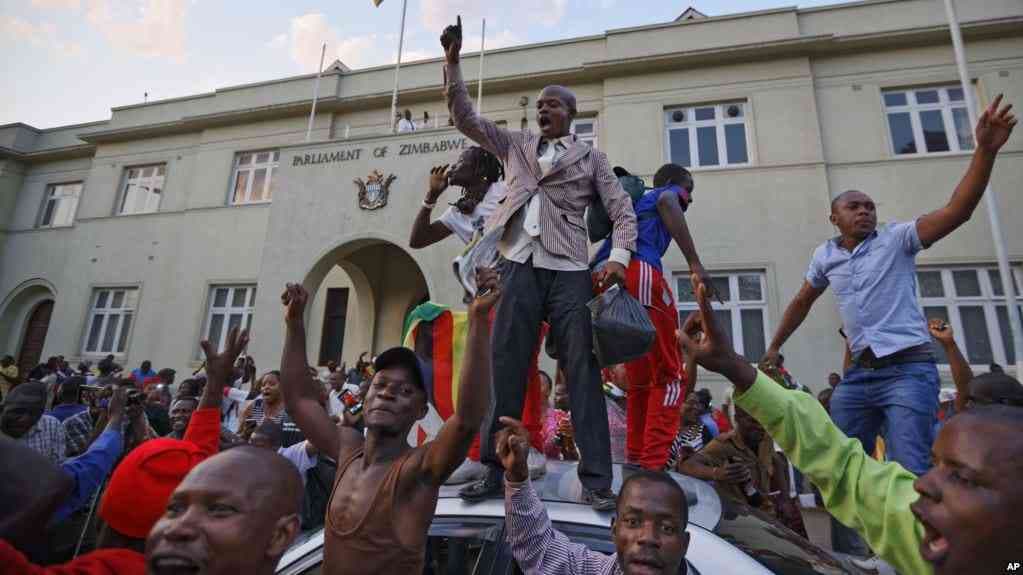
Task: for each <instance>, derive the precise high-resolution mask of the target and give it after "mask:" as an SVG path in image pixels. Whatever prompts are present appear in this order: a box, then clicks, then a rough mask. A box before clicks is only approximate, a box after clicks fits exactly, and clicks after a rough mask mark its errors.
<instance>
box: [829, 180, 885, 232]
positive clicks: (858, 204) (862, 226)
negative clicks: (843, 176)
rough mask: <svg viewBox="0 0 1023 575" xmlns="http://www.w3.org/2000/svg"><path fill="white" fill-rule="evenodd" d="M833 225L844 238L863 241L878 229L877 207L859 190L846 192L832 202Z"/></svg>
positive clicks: (830, 217) (831, 218)
mask: <svg viewBox="0 0 1023 575" xmlns="http://www.w3.org/2000/svg"><path fill="white" fill-rule="evenodd" d="M829 219H830V220H831V224H832V225H834V226H835V227H837V228H838V231H839V232H841V233H842V237H845V238H849V239H855V240H857V242H858V241H863V239H865V238H866V237H867V236H869V235H870V234H872V233H873V232H874V230H875V229H876V228H877V206H876V205H875V204H874V200H873V199H871V197H870V196H868V195H867V194H864V193H863V192H861V191H859V190H846V191H844V192H842V193H841V194H838V195H837V196H835V199H833V200H831V216H829Z"/></svg>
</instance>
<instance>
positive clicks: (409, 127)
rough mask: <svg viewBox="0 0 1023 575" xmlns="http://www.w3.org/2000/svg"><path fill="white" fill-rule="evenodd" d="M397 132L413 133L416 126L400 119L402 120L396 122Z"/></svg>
mask: <svg viewBox="0 0 1023 575" xmlns="http://www.w3.org/2000/svg"><path fill="white" fill-rule="evenodd" d="M398 131H399V132H415V131H416V125H415V124H413V123H412V122H410V121H408V120H406V119H405V118H402V119H400V120H398Z"/></svg>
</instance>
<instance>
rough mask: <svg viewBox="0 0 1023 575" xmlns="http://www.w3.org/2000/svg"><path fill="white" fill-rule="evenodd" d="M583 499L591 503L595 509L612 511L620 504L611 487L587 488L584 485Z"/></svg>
mask: <svg viewBox="0 0 1023 575" xmlns="http://www.w3.org/2000/svg"><path fill="white" fill-rule="evenodd" d="M583 501H585V502H586V503H589V504H590V507H593V509H594V511H612V510H614V508H615V506H616V505H617V504H618V498H617V497H616V496H615V494H614V491H611V490H610V489H607V488H604V489H593V490H590V489H587V488H585V487H583Z"/></svg>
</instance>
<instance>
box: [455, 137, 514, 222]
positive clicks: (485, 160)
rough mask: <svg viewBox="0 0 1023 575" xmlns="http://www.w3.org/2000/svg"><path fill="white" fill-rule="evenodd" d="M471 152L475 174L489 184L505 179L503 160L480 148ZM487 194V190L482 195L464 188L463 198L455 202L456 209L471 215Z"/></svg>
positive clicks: (472, 148) (473, 148)
mask: <svg viewBox="0 0 1023 575" xmlns="http://www.w3.org/2000/svg"><path fill="white" fill-rule="evenodd" d="M469 150H470V152H471V153H472V156H473V174H475V175H476V176H479V178H480V179H481V180H484V181H486V182H487V183H488V184H493V183H494V182H496V181H498V180H503V179H504V165H502V164H501V160H498V159H497V156H495V155H494V154H491V153H490V152H488V151H486V150H484V149H483V148H481V147H479V146H473V147H471V148H469ZM488 188H489V186H488ZM486 193H487V190H486V189H484V190H483V192H482V193H479V192H477V193H473V192H471V191H470V190H469V189H468V188H462V197H460V198H458V201H457V202H455V204H454V205H455V208H457V209H458V211H460V212H462V213H463V214H471V213H472V211H473V210H475V209H476V206H477V205H478V204H479V203H480V202H482V201H483V196H485V195H486Z"/></svg>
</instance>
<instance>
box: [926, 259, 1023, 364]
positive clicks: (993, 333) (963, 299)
mask: <svg viewBox="0 0 1023 575" xmlns="http://www.w3.org/2000/svg"><path fill="white" fill-rule="evenodd" d="M1012 272H1013V277H1012V280H1013V284H1014V287H1015V290H1016V295H1017V299H1016V305H1017V306H1019V305H1020V304H1023V297H1019V286H1020V285H1021V284H1023V270H1021V269H1020V267H1019V266H1013V270H1012ZM916 279H917V293H918V294H919V296H920V305H921V306H923V310H924V316H925V317H926V318H927V319H941V320H944V321H946V322H948V324H949V325H951V326H952V330H953V331H954V332H955V338H956V343H957V344H958V345H959V349H961V350H962V352H963V355H964V356H966V359H967V361H969V362H970V364H971V365H977V366H985V367H986V366H988V365H989V364H991V363H998V364H1001V365H1009V364H1012V363H1015V361H1016V356H1015V353H1013V347H1012V346H1013V342H1012V331H1011V330H1010V329H1009V310H1008V308H1006V304H1005V291H1004V290H1003V289H1002V278H1001V276H1000V275H998V268H996V267H951V268H922V269H920V270H917V273H916ZM935 348H936V351H937V354H938V357H939V363H948V358H946V357H945V354H944V350H942V349H941V348H940V346H935Z"/></svg>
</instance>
